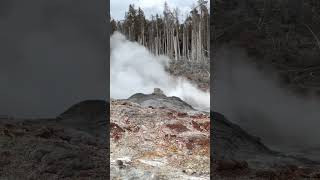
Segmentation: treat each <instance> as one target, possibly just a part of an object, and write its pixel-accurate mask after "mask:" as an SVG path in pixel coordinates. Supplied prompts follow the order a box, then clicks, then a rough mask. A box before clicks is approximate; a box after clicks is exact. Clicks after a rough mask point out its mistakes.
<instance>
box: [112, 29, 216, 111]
mask: <svg viewBox="0 0 320 180" xmlns="http://www.w3.org/2000/svg"><path fill="white" fill-rule="evenodd" d="M110 44H111V69H110V71H111V76H110V81H111V83H110V93H111V98H116V99H118V98H128V97H129V96H131V95H133V94H134V93H152V92H153V89H154V88H156V87H158V88H161V89H162V90H163V91H164V93H165V94H166V95H167V96H177V97H180V98H181V99H182V100H184V101H186V102H187V103H189V104H191V105H192V106H193V107H195V108H197V109H201V110H209V108H210V94H209V92H203V91H201V90H199V89H198V88H197V87H196V86H195V85H193V84H191V83H190V82H189V81H187V80H185V79H184V78H175V77H172V76H170V75H169V74H168V73H167V72H166V71H165V67H166V66H168V65H169V61H170V59H169V58H168V57H166V56H154V55H153V54H151V53H150V52H149V51H148V50H147V49H146V48H145V47H143V46H142V45H140V44H138V43H137V42H130V41H128V40H127V39H126V38H125V37H124V36H123V35H122V34H120V33H118V32H115V33H114V34H113V35H112V36H111V39H110Z"/></svg>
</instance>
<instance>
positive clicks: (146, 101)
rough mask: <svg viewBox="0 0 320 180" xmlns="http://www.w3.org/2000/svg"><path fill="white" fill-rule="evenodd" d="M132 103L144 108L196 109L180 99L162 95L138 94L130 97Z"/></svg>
mask: <svg viewBox="0 0 320 180" xmlns="http://www.w3.org/2000/svg"><path fill="white" fill-rule="evenodd" d="M128 100H129V101H131V102H135V103H138V104H140V105H141V106H143V107H156V108H168V109H174V110H177V111H194V110H195V109H194V108H193V107H192V106H191V105H189V104H187V103H186V102H184V101H182V100H181V99H180V98H178V97H175V96H172V97H167V96H166V95H164V94H161V93H152V94H142V93H137V94H134V95H132V96H131V97H129V99H128Z"/></svg>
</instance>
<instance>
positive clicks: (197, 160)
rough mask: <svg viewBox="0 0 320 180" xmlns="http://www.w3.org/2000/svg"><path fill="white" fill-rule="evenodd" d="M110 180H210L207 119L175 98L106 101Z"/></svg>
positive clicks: (143, 96)
mask: <svg viewBox="0 0 320 180" xmlns="http://www.w3.org/2000/svg"><path fill="white" fill-rule="evenodd" d="M110 117H111V119H110V120H111V124H110V129H111V141H110V161H111V167H110V173H111V179H199V180H200V179H210V118H209V113H206V112H199V111H196V110H194V109H193V108H192V107H191V106H189V105H188V104H186V103H185V102H183V101H181V100H180V99H179V98H176V97H166V96H165V95H163V94H150V95H144V94H136V95H134V96H132V97H131V98H129V99H127V100H112V101H111V111H110Z"/></svg>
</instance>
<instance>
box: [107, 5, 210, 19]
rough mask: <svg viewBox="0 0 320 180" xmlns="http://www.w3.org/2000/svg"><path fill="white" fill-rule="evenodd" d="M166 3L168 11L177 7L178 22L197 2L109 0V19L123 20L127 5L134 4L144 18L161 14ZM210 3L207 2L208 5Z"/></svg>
mask: <svg viewBox="0 0 320 180" xmlns="http://www.w3.org/2000/svg"><path fill="white" fill-rule="evenodd" d="M165 1H167V3H168V5H169V7H170V9H173V8H176V7H178V8H179V10H180V18H179V19H180V20H181V19H184V17H185V15H186V14H187V13H189V12H190V10H191V8H192V7H194V5H196V4H197V0H111V1H110V13H111V17H112V18H114V19H116V20H122V19H124V16H125V12H126V11H128V8H129V4H134V5H135V8H136V9H137V8H138V7H140V8H141V9H142V10H143V12H144V13H145V16H146V18H148V19H149V18H150V17H151V15H155V14H156V13H158V14H161V15H162V12H163V6H164V2H165ZM209 3H210V1H209V0H208V4H209Z"/></svg>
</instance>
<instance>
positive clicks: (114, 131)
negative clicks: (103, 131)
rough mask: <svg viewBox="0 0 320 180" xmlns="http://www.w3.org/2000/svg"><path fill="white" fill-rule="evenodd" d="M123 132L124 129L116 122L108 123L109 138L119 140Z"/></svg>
mask: <svg viewBox="0 0 320 180" xmlns="http://www.w3.org/2000/svg"><path fill="white" fill-rule="evenodd" d="M124 132H125V130H124V129H122V128H121V127H120V126H119V125H118V124H116V123H110V134H111V138H113V139H114V140H116V141H117V140H119V139H120V138H121V136H122V134H123V133H124Z"/></svg>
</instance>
